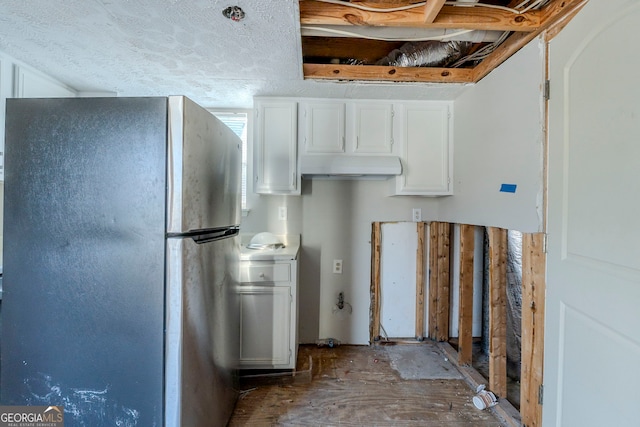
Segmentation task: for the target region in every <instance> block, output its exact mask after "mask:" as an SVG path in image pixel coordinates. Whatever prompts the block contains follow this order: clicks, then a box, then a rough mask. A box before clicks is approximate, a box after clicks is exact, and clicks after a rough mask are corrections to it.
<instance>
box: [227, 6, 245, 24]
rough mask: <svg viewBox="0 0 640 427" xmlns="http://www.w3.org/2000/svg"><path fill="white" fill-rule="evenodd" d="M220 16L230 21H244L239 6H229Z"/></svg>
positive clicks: (242, 12) (242, 11)
mask: <svg viewBox="0 0 640 427" xmlns="http://www.w3.org/2000/svg"><path fill="white" fill-rule="evenodd" d="M222 14H223V15H224V16H226V17H227V18H229V19H231V20H232V21H236V22H238V21H242V20H243V19H244V10H242V9H241V8H240V6H229V7H228V8H226V9H225V10H223V11H222Z"/></svg>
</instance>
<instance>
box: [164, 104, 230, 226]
mask: <svg viewBox="0 0 640 427" xmlns="http://www.w3.org/2000/svg"><path fill="white" fill-rule="evenodd" d="M168 143H169V147H168V152H169V159H168V171H167V174H168V177H167V182H168V190H167V191H168V194H167V201H168V202H167V209H168V212H167V215H168V223H167V232H168V233H171V234H176V233H178V234H179V233H186V232H189V231H194V230H205V229H212V228H222V227H227V226H232V225H238V224H240V214H241V210H240V185H241V177H240V171H241V150H242V142H241V140H240V138H238V137H237V136H236V135H235V134H234V133H233V131H231V129H229V128H228V127H227V126H226V125H225V124H224V123H222V122H221V121H220V120H218V119H217V118H216V117H215V116H214V115H213V114H211V113H210V112H208V111H207V110H205V109H204V108H202V107H200V106H199V105H197V104H195V103H194V102H193V101H191V100H189V99H188V98H185V97H183V96H170V97H169V142H168Z"/></svg>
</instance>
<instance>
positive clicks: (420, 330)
mask: <svg viewBox="0 0 640 427" xmlns="http://www.w3.org/2000/svg"><path fill="white" fill-rule="evenodd" d="M426 228H427V223H425V222H419V223H418V224H417V233H418V250H417V251H416V339H417V340H418V341H422V339H423V338H424V337H425V330H424V290H425V289H424V283H425V275H424V273H425V271H424V256H425V240H424V238H425V232H426Z"/></svg>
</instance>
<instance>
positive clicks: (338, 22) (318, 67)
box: [299, 0, 588, 83]
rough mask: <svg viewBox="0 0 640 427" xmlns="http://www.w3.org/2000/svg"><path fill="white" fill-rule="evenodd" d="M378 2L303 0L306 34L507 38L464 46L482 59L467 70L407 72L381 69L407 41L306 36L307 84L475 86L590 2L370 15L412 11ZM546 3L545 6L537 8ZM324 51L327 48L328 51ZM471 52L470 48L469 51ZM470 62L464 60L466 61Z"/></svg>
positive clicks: (430, 7)
mask: <svg viewBox="0 0 640 427" xmlns="http://www.w3.org/2000/svg"><path fill="white" fill-rule="evenodd" d="M373 1H374V0H369V1H368V2H361V1H358V0H351V1H350V2H349V1H346V2H344V3H345V4H340V3H339V4H336V2H333V3H327V2H324V1H320V0H299V4H300V23H301V27H303V29H309V28H318V27H323V26H324V27H325V28H344V29H346V30H347V32H348V31H349V28H351V29H352V30H351V32H352V33H355V32H356V31H355V28H356V27H369V28H372V27H378V28H379V27H385V28H389V29H391V28H398V29H399V28H415V29H417V30H416V31H420V29H426V28H430V29H447V30H449V31H451V30H452V29H457V30H460V31H459V32H463V33H464V32H466V31H465V30H472V31H473V32H475V33H477V31H476V30H481V31H485V30H491V31H500V32H503V34H504V37H503V38H502V40H499V41H498V42H495V43H486V42H476V41H473V42H472V43H466V45H465V48H466V49H468V51H467V53H471V54H473V53H475V52H476V51H478V52H481V53H482V54H480V55H477V56H473V55H469V57H470V58H473V60H469V61H468V62H466V63H462V65H460V64H459V63H458V64H454V65H455V66H454V67H450V66H448V65H444V66H437V65H431V66H429V65H427V66H424V65H422V64H420V66H406V67H404V66H396V65H395V64H393V63H391V65H382V64H381V62H380V61H381V57H382V56H383V55H384V51H385V49H386V50H387V52H391V51H393V50H394V49H398V47H399V43H402V42H401V40H402V39H393V40H395V41H394V42H391V41H389V40H390V39H386V40H387V41H379V42H372V41H367V40H364V39H362V38H358V37H355V38H350V39H349V38H347V39H346V40H342V41H341V42H340V43H338V44H336V43H334V42H333V40H335V37H332V36H327V37H318V35H317V31H316V32H314V33H313V35H314V37H311V36H306V35H305V33H304V32H303V37H302V46H303V58H304V61H303V62H304V64H303V73H304V76H305V78H307V79H325V80H365V81H401V82H433V83H469V82H477V81H479V80H480V79H482V78H483V77H484V76H486V75H487V74H488V73H489V72H490V71H491V70H493V69H494V68H495V67H497V66H498V65H500V64H501V63H502V62H504V61H505V60H506V59H507V58H509V57H510V56H511V55H513V54H514V53H515V52H517V51H518V50H519V49H520V48H522V47H523V46H524V45H525V44H527V43H528V42H529V41H531V40H533V39H534V38H535V37H537V36H538V35H540V34H541V33H543V32H545V31H552V30H553V29H554V27H556V26H561V25H566V21H568V20H570V19H571V18H572V17H573V16H574V15H575V13H577V11H578V10H579V9H580V8H581V7H582V6H583V5H584V4H585V3H587V1H588V0H548V1H547V2H545V3H540V2H537V4H536V1H535V0H531V1H530V2H529V4H532V5H533V6H537V9H532V10H523V9H520V10H519V11H513V10H511V11H510V10H507V9H508V8H514V7H521V6H522V5H523V4H525V3H526V2H524V3H523V1H522V0H512V1H508V0H480V2H481V3H482V5H480V6H476V7H472V6H463V7H460V6H454V5H452V3H451V2H445V1H442V0H428V1H427V2H426V3H421V4H420V5H418V7H413V8H411V9H405V10H394V11H387V12H377V11H372V10H371V9H372V8H378V9H385V8H390V7H393V8H394V9H401V7H398V6H403V5H404V6H409V5H411V3H415V1H414V2H409V1H404V0H382V1H378V2H375V3H374V2H373ZM485 2H486V3H485ZM348 4H353V5H357V6H364V7H365V8H366V9H367V10H362V9H360V8H354V7H350V6H349V5H348ZM540 4H544V6H539V5H540ZM496 7H497V8H496ZM449 31H448V32H449ZM405 33H406V31H405ZM307 34H309V33H307ZM398 34H401V32H398ZM498 34H501V33H498ZM507 36H508V37H507ZM440 39H441V40H442V39H444V40H447V37H440ZM467 40H472V39H467ZM385 43H386V44H385ZM427 43H438V42H427ZM332 44H333V46H336V47H337V46H339V48H336V49H335V50H334V51H333V56H332V54H331V51H330V48H329V47H328V46H331V45H332ZM321 45H325V46H327V48H325V49H322V48H320V46H321ZM469 45H471V47H470V48H469ZM487 49H488V50H487ZM485 52H486V53H485ZM322 58H324V62H323V59H322ZM465 58H466V56H465V57H463V60H465ZM458 62H459V61H458Z"/></svg>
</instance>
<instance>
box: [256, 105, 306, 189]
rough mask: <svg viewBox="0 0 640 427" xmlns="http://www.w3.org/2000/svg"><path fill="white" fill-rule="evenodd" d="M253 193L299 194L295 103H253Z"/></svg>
mask: <svg viewBox="0 0 640 427" xmlns="http://www.w3.org/2000/svg"><path fill="white" fill-rule="evenodd" d="M255 115H256V126H255V133H254V144H255V146H254V147H255V149H254V150H255V157H254V192H256V193H261V194H300V176H299V174H298V167H297V165H298V157H297V129H298V112H297V103H296V102H295V101H289V100H257V99H256V100H255Z"/></svg>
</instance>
